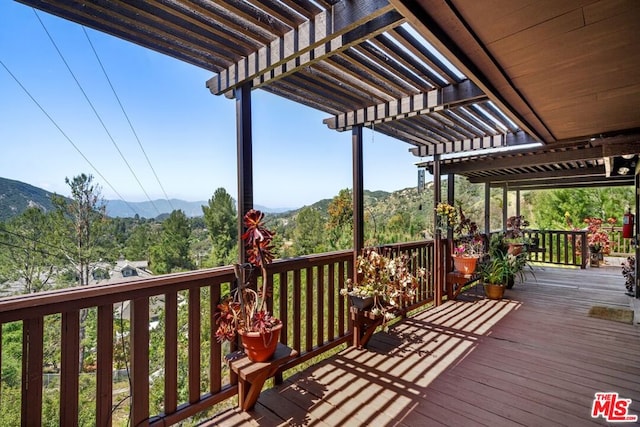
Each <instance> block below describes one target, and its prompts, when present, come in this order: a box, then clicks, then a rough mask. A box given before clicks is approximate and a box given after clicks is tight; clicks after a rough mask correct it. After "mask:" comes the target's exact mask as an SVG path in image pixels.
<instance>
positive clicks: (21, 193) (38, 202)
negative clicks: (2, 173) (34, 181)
mask: <svg viewBox="0 0 640 427" xmlns="http://www.w3.org/2000/svg"><path fill="white" fill-rule="evenodd" d="M53 195H54V193H51V192H49V191H46V190H43V189H42V188H38V187H34V186H33V185H29V184H26V183H24V182H20V181H14V180H12V179H7V178H0V221H6V220H8V219H10V218H12V217H14V216H16V215H20V214H21V213H22V212H24V211H25V210H26V209H27V208H29V207H32V206H34V207H39V208H41V209H43V210H44V211H50V210H53V203H52V202H51V196H53Z"/></svg>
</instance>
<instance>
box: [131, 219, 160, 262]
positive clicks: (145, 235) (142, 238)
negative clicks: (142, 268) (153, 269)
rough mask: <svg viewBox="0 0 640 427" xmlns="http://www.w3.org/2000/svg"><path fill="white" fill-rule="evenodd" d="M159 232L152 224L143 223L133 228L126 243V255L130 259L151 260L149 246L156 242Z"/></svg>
mask: <svg viewBox="0 0 640 427" xmlns="http://www.w3.org/2000/svg"><path fill="white" fill-rule="evenodd" d="M156 239H157V232H155V233H154V231H153V228H152V226H151V224H149V223H141V224H137V225H136V226H134V227H133V229H131V231H130V233H129V237H127V241H126V244H125V250H124V256H125V257H126V258H127V259H129V260H149V257H150V250H149V248H150V247H151V246H152V245H153V244H154V243H155V240H156Z"/></svg>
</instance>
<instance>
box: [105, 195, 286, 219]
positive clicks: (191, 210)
mask: <svg viewBox="0 0 640 427" xmlns="http://www.w3.org/2000/svg"><path fill="white" fill-rule="evenodd" d="M207 203H209V201H208V200H205V201H198V202H187V201H184V200H178V199H171V200H169V201H167V200H162V199H160V200H154V201H153V202H126V201H123V200H105V204H106V208H107V216H110V217H112V218H115V217H119V218H129V217H133V216H135V214H136V213H137V214H138V215H139V216H140V217H141V218H156V217H158V216H160V215H162V214H169V213H171V211H173V210H181V211H183V212H184V213H185V215H186V216H188V217H198V216H202V206H205V205H207ZM255 208H256V209H259V210H261V211H264V212H266V213H279V212H286V211H290V210H291V209H290V208H275V209H273V208H268V207H265V206H260V205H255ZM158 211H160V213H158Z"/></svg>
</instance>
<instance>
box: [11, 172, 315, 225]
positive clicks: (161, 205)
mask: <svg viewBox="0 0 640 427" xmlns="http://www.w3.org/2000/svg"><path fill="white" fill-rule="evenodd" d="M53 194H54V193H51V192H49V191H46V190H43V189H42V188H38V187H34V186H33V185H30V184H26V183H24V182H20V181H15V180H12V179H7V178H0V221H6V220H8V219H10V218H12V217H14V216H17V215H20V214H21V213H22V212H24V211H25V210H26V209H27V208H28V207H30V206H38V207H40V208H41V209H43V210H45V211H50V210H52V209H53V204H52V203H51V196H52V195H53ZM207 203H208V201H206V200H205V201H198V202H187V201H184V200H178V199H171V201H170V202H169V201H167V200H154V201H153V203H152V202H148V201H147V202H126V201H123V200H105V205H106V211H107V215H108V216H110V217H120V218H127V217H133V216H135V214H136V213H137V214H138V215H139V216H140V217H141V218H156V217H158V216H160V215H162V214H169V213H171V211H172V210H173V209H180V210H182V211H183V212H184V213H185V215H187V216H188V217H197V216H202V205H206V204H207ZM327 203H328V201H327ZM154 205H155V206H154ZM255 208H256V209H260V210H262V211H264V212H267V213H279V212H286V211H291V210H294V209H293V208H268V207H265V206H259V205H256V206H255ZM158 211H160V213H158Z"/></svg>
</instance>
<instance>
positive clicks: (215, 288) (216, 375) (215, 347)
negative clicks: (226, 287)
mask: <svg viewBox="0 0 640 427" xmlns="http://www.w3.org/2000/svg"><path fill="white" fill-rule="evenodd" d="M209 292H210V294H211V304H210V305H211V314H210V316H211V321H210V324H211V336H210V338H209V343H210V345H211V350H210V352H209V355H210V356H209V381H210V384H209V390H210V391H211V394H215V393H217V392H219V391H220V390H221V389H222V372H221V366H222V346H221V345H220V344H219V343H218V341H217V339H216V319H215V313H216V306H217V305H218V301H220V285H212V286H210V287H209Z"/></svg>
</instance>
